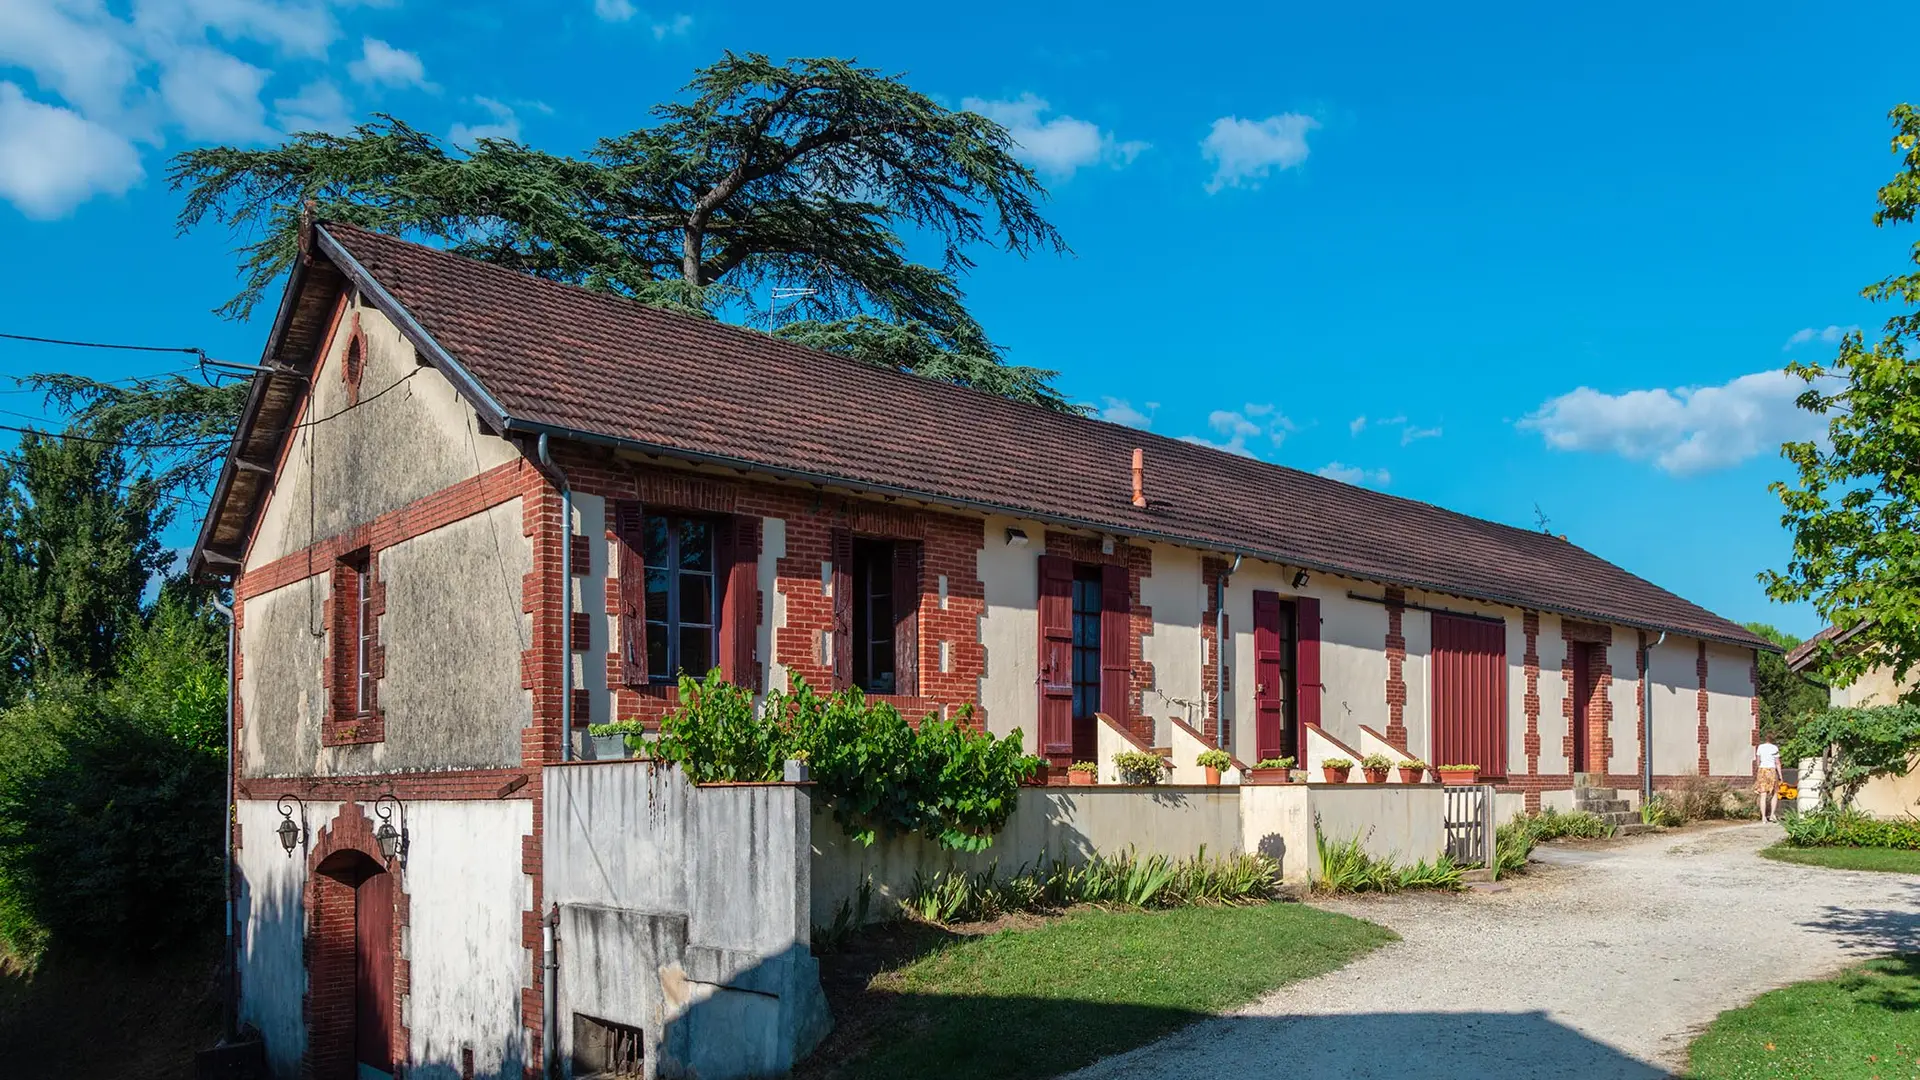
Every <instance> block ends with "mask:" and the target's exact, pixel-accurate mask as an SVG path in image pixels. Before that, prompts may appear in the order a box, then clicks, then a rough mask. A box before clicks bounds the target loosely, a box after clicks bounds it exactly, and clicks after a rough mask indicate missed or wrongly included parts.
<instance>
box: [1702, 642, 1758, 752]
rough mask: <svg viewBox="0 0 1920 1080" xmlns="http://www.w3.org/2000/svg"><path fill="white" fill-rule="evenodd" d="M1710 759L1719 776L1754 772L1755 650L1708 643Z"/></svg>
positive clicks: (1708, 735) (1708, 742)
mask: <svg viewBox="0 0 1920 1080" xmlns="http://www.w3.org/2000/svg"><path fill="white" fill-rule="evenodd" d="M1707 760H1708V762H1709V763H1710V764H1711V765H1712V766H1713V772H1714V774H1715V775H1717V776H1727V775H1737V776H1751V775H1753V652H1752V650H1750V649H1737V648H1734V647H1733V646H1731V645H1714V644H1711V643H1709V644H1708V645H1707Z"/></svg>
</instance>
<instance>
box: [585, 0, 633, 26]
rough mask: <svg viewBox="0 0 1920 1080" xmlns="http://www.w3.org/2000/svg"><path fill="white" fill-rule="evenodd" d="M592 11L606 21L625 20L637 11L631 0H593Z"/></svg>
mask: <svg viewBox="0 0 1920 1080" xmlns="http://www.w3.org/2000/svg"><path fill="white" fill-rule="evenodd" d="M593 13H594V14H595V15H598V16H599V17H600V18H602V19H604V20H605V21H607V22H626V21H627V20H628V19H631V18H633V17H634V15H635V14H636V13H637V12H636V9H635V8H634V6H633V3H632V0H593Z"/></svg>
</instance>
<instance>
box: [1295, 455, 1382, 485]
mask: <svg viewBox="0 0 1920 1080" xmlns="http://www.w3.org/2000/svg"><path fill="white" fill-rule="evenodd" d="M1313 471H1314V473H1315V474H1317V475H1319V476H1324V477H1326V478H1327V479H1329V480H1338V481H1340V482H1341V483H1343V484H1363V485H1365V486H1367V487H1386V486H1387V485H1388V484H1390V483H1392V482H1393V474H1392V473H1390V472H1388V471H1387V470H1385V469H1363V468H1361V467H1360V466H1358V465H1343V464H1341V463H1340V462H1338V461H1329V462H1327V463H1326V464H1325V465H1322V466H1320V467H1319V468H1317V469H1315V470H1313Z"/></svg>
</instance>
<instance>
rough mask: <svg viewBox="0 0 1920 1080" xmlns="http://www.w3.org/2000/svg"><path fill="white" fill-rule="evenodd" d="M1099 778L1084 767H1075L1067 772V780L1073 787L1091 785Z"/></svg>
mask: <svg viewBox="0 0 1920 1080" xmlns="http://www.w3.org/2000/svg"><path fill="white" fill-rule="evenodd" d="M1099 779H1100V778H1099V777H1098V776H1095V775H1094V774H1093V773H1090V772H1087V771H1085V770H1084V769H1075V770H1073V771H1072V772H1069V773H1068V774H1067V782H1068V783H1070V784H1072V785H1073V786H1075V787H1083V786H1088V787H1090V786H1092V785H1093V784H1094V783H1095V782H1097V781H1098V780H1099Z"/></svg>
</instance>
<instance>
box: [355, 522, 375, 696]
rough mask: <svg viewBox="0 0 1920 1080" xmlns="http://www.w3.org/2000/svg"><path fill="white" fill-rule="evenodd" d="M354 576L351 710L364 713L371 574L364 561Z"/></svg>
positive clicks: (369, 684)
mask: <svg viewBox="0 0 1920 1080" xmlns="http://www.w3.org/2000/svg"><path fill="white" fill-rule="evenodd" d="M364 558H365V556H362V559H363V560H364ZM353 577H354V581H353V587H354V599H353V631H354V650H353V670H354V676H355V677H354V681H353V711H354V712H356V713H365V712H370V711H372V709H373V613H372V611H371V610H370V609H371V607H372V606H373V605H372V601H373V597H372V595H371V593H372V589H373V575H372V574H369V573H368V572H367V564H366V563H365V562H364V561H363V562H361V564H360V565H359V566H358V567H357V568H355V570H354V574H353Z"/></svg>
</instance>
